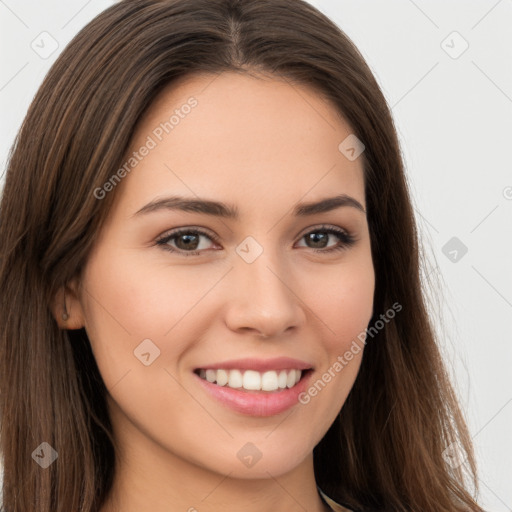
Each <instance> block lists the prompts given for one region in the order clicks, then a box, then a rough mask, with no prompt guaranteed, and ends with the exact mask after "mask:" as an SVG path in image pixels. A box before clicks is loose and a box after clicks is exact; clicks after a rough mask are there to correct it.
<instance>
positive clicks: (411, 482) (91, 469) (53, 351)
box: [0, 0, 482, 512]
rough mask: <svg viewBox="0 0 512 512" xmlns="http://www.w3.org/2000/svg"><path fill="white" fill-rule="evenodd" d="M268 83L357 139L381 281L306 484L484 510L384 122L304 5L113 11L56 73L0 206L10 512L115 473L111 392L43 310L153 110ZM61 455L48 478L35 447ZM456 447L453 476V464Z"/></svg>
mask: <svg viewBox="0 0 512 512" xmlns="http://www.w3.org/2000/svg"><path fill="white" fill-rule="evenodd" d="M224 71H236V72H240V73H254V72H257V73H270V74H273V75H274V76H277V77H280V78H282V79H285V80H287V81H289V83H290V84H303V85H308V86H311V87H313V88H314V89H315V90H316V91H317V92H318V94H320V95H322V96H323V97H324V98H327V99H328V100H330V101H331V102H332V104H333V105H334V106H336V107H337V109H338V110H339V113H340V115H342V116H343V118H344V119H345V120H346V121H347V122H348V123H349V125H350V126H351V128H352V130H353V132H354V133H355V134H356V135H357V137H358V138H359V139H360V140H361V141H363V143H364V144H365V146H366V149H365V151H364V153H363V156H362V158H363V162H364V178H365V191H366V204H367V211H368V222H369V229H370V237H371V248H372V257H373V262H374V267H375V273H376V285H375V295H374V318H373V319H372V322H371V324H372V325H373V324H374V323H375V322H376V321H377V320H378V319H379V315H380V314H382V313H383V312H385V311H387V310H388V309H390V308H391V307H392V304H394V303H395V302H398V303H399V304H400V305H402V307H403V310H402V311H401V312H400V314H397V315H396V317H395V318H394V320H393V321H392V322H389V323H387V325H386V327H385V328H384V329H382V330H380V331H379V332H378V333H377V334H376V335H375V336H374V337H373V338H372V339H370V340H369V342H368V344H367V346H366V349H365V353H364V357H363V360H362V364H361V368H360V372H359V374H358V377H357V379H356V382H355V384H354V386H353V388H352V390H351V392H350V394H349V396H348V398H347V400H346V403H345V404H344V406H343V408H342V410H341V413H340V414H339V415H338V417H337V418H336V420H335V421H334V423H333V424H332V426H331V427H330V429H329V431H328V432H327V433H326V435H325V437H324V438H323V439H322V440H321V442H320V443H319V444H318V445H317V446H316V448H315V450H314V465H315V474H316V479H317V484H318V485H319V487H320V488H321V489H322V490H323V491H324V492H325V493H326V494H327V495H328V496H330V497H332V498H333V499H334V500H337V501H341V502H344V503H346V504H347V505H348V506H350V507H352V508H354V509H361V510H363V509H364V510H393V511H411V510H414V511H435V512H440V511H446V512H452V511H462V510H471V511H481V510H482V509H481V508H480V507H479V506H478V505H477V504H476V501H475V500H474V498H473V497H472V491H470V490H469V486H471V487H473V488H474V489H475V490H477V489H478V483H477V478H476V468H475V460H474V456H473V451H472V446H471V438H470V436H469V434H468V430H467V427H466V424H465V421H464V418H463V415H462V413H461V410H460V409H459V406H458V403H457V397H456V395H455V393H454V391H453V389H452V387H451V385H450V382H449V379H448V376H447V372H446V370H445V367H444V363H443V360H442V359H441V357H440V352H439V350H438V347H437V345H436V335H435V333H434V330H433V328H432V325H431V321H430V319H429V316H428V312H427V308H426V305H425V297H424V293H423V292H424V290H422V287H421V283H420V277H419V270H420V256H421V253H420V247H421V246H420V244H419V241H418V233H417V227H416V223H415V219H414V216H413V209H412V206H411V200H410V196H409V192H408V188H407V182H406V177H405V175H404V168H403V162H402V159H401V154H400V149H399V144H398V140H397V135H396V131H395V127H394V124H393V120H392V117H391V114H390V110H389V107H388V105H387V103H386V100H385V98H384V97H383V94H382V92H381V90H380V89H379V86H378V84H377V82H376V80H375V78H374V77H373V75H372V73H371V71H370V69H369V68H368V66H367V64H366V63H365V61H364V59H363V57H362V56H361V54H360V53H359V52H358V50H357V49H356V47H355V46H354V45H353V43H352V42H351V41H350V40H349V39H348V38H347V36H346V35H345V34H344V33H343V32H342V31H341V30H340V29H339V28H338V27H337V26H336V25H335V24H334V23H333V22H332V21H330V20H329V19H328V18H326V17H325V16H324V15H323V14H321V13H320V12H319V11H317V10H316V9H315V8H313V7H312V6H310V5H309V4H307V3H306V2H304V1H302V0H160V1H157V0H124V1H121V2H120V3H119V4H117V5H114V6H112V7H110V8H109V9H107V10H106V11H105V12H103V13H102V14H100V15H99V16H97V17H96V18H95V19H94V20H93V21H92V22H90V23H89V24H88V25H87V26H86V27H85V28H84V29H83V30H82V31H81V32H80V33H79V34H78V35H77V36H76V37H75V38H74V39H73V41H72V42H71V43H70V44H69V45H68V47H67V48H66V49H65V50H64V51H63V52H62V54H61V55H60V57H59V58H58V59H57V61H56V62H55V64H54V65H53V67H52V68H51V70H50V72H49V73H48V75H47V77H46V78H45V80H44V83H43V84H42V86H41V88H40V89H39V91H38V93H37V95H36V97H35V98H34V100H33V102H32V104H31V106H30V109H29V111H28V113H27V116H26V118H25V120H24V122H23V125H22V127H21V130H20V132H19V134H18V136H17V138H16V140H15V143H14V145H13V148H12V150H11V154H10V158H9V163H8V168H7V175H6V182H5V187H4V191H3V197H2V200H1V204H0V254H1V262H0V289H1V291H2V296H1V307H0V325H1V345H0V346H1V349H0V350H1V352H0V393H1V394H0V404H1V405H0V407H1V409H0V414H1V451H2V455H3V461H4V481H3V509H4V510H5V511H6V512H29V511H37V512H70V511H73V512H75V511H76V512H92V511H97V510H98V509H99V508H100V507H101V506H102V504H103V503H104V501H105V498H106V496H107V494H108V492H109V490H110V488H111V485H112V482H113V478H114V472H115V453H116V451H115V450H116V448H115V439H114V438H113V435H112V430H111V424H110V421H109V415H108V409H107V405H106V400H105V396H106V394H107V390H106V388H105V386H104V384H103V381H102V379H101V376H100V373H99V371H98V368H97V366H96V363H95V360H94V357H93V355H92V353H91V350H90V346H89V342H88V339H87V335H86V333H85V330H84V329H78V330H61V329H60V328H59V327H58V325H57V323H56V321H55V318H54V317H53V315H52V311H51V307H50V305H51V303H52V300H53V298H54V297H55V294H56V293H57V291H58V290H59V289H61V288H62V287H63V286H64V285H65V284H66V283H68V282H69V281H70V280H71V279H72V278H74V277H76V276H80V273H81V271H82V269H83V268H84V265H85V263H86V262H87V258H88V254H89V251H90V249H91V247H92V245H93V244H94V241H95V239H96V237H97V235H98V232H99V230H100V229H101V227H102V225H103V222H104V221H105V219H106V217H107V215H108V213H109V209H110V207H111V205H112V201H113V199H114V197H115V194H116V192H115V191H113V192H112V193H110V194H107V195H106V197H105V198H104V199H102V200H98V199H97V198H96V197H95V195H94V194H93V191H94V190H96V189H97V188H98V187H102V186H103V184H104V183H105V182H106V181H107V180H109V178H110V177H111V176H112V175H113V173H114V172H115V171H116V170H117V169H119V166H121V165H122V162H123V157H124V155H125V152H126V150H127V148H128V145H129V143H130V141H131V138H132V136H133V134H134V131H135V129H136V127H137V123H138V121H139V120H140V119H141V116H142V115H143V114H144V112H145V111H146V109H147V108H148V106H149V105H150V104H151V103H152V101H153V100H154V98H155V97H156V96H157V95H158V93H159V92H160V91H162V89H163V88H164V87H167V86H169V85H171V84H172V83H173V82H174V81H175V80H177V79H179V78H180V77H184V76H186V75H189V74H191V73H211V74H212V76H213V74H217V73H221V72H224ZM42 442H47V443H48V444H49V445H51V446H52V447H53V448H54V449H55V450H56V452H57V453H58V457H57V459H56V460H55V462H54V463H53V464H51V465H50V466H49V467H48V468H46V469H44V470H42V469H41V468H40V467H39V466H38V465H37V464H35V463H34V460H33V457H32V453H33V451H34V450H35V449H36V448H37V447H38V446H39V445H40V444H41V443H42ZM452 443H454V445H456V446H457V447H458V449H459V450H460V452H461V454H462V455H461V456H462V459H465V463H464V464H462V465H456V464H450V460H449V459H448V458H447V457H445V456H444V453H443V452H444V450H445V449H446V448H447V447H449V446H450V445H452Z"/></svg>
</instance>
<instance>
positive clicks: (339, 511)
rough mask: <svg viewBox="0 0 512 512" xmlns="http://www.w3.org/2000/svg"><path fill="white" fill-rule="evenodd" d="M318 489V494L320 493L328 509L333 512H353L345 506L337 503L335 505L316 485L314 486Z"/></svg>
mask: <svg viewBox="0 0 512 512" xmlns="http://www.w3.org/2000/svg"><path fill="white" fill-rule="evenodd" d="M316 488H317V489H318V492H319V493H320V496H321V498H322V500H323V501H324V502H325V503H326V504H327V506H328V507H330V508H331V509H332V510H334V512H353V511H352V510H351V509H349V508H347V507H346V506H343V505H340V504H339V503H336V502H335V501H334V500H333V499H331V498H329V496H327V494H325V493H324V492H323V491H322V489H320V487H318V485H317V486H316Z"/></svg>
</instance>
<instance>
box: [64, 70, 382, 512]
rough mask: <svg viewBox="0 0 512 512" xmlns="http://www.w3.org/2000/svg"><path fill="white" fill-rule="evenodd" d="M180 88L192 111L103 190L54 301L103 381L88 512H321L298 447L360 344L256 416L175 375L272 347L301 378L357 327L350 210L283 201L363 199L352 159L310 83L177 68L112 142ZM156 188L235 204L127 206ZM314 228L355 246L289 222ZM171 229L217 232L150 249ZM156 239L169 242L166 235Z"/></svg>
mask: <svg viewBox="0 0 512 512" xmlns="http://www.w3.org/2000/svg"><path fill="white" fill-rule="evenodd" d="M191 96H194V97H195V98H196V99H197V101H198V104H197V106H196V107H195V108H194V109H192V110H191V112H190V114H188V115H187V116H185V117H184V118H183V119H180V122H179V124H178V125H177V126H175V127H174V129H173V130H172V132H170V133H169V134H166V135H165V136H164V137H163V138H162V141H159V142H158V144H157V146H156V147H155V148H154V149H152V150H151V151H150V152H149V154H148V155H147V156H145V157H144V158H143V159H142V161H140V162H139V163H138V164H137V166H136V167H135V168H134V169H133V170H132V171H131V172H130V173H129V174H128V175H127V176H126V177H125V178H124V179H123V180H122V182H121V183H120V184H119V185H117V188H116V190H115V194H116V200H115V202H114V207H113V209H112V211H111V213H110V216H109V218H108V222H107V223H106V225H105V226H104V228H103V229H102V231H101V233H100V236H99V239H98V240H97V242H96V244H95V246H94V248H93V251H92V253H91V255H90V258H89V260H88V262H87V265H86V267H85V269H84V272H83V273H82V275H81V277H80V279H78V278H77V279H75V280H73V281H72V282H71V283H70V284H69V286H68V287H67V289H66V291H65V292H66V295H65V299H64V295H63V294H61V295H59V297H57V300H56V305H55V315H56V318H57V319H58V321H59V323H60V325H61V326H62V328H67V329H76V328H79V327H82V326H85V328H86V331H87V334H88V336H89V339H90V342H91V346H92V349H93V352H94V356H95V358H96V360H97V363H98V367H99V369H100V372H101V375H102V377H103V379H104V381H105V384H106V387H107V389H108V390H109V396H108V405H109V409H110V413H111V417H112V423H113V428H114V434H115V437H116V439H117V441H118V443H119V453H118V457H119V464H118V470H117V472H116V478H115V482H114V488H113V492H112V493H111V495H110V499H109V500H108V503H106V505H105V506H104V507H103V508H102V512H114V511H121V510H122V511H123V512H132V511H133V512H135V511H136V512H145V511H147V512H150V511H151V512H163V511H165V512H169V510H173V511H174V510H176V511H189V512H193V511H194V510H197V511H198V512H217V511H221V510H222V511H223V512H231V511H233V512H234V511H239V510H244V511H246V512H262V511H269V512H270V511H275V510H279V511H281V512H287V511H298V510H301V511H304V510H307V511H308V512H319V511H325V510H329V509H328V508H327V507H326V506H325V504H324V503H323V502H322V501H321V499H320V497H319V494H318V492H317V490H316V482H315V476H314V471H313V454H312V453H313V448H314V447H315V445H316V444H317V443H318V442H319V441H320V440H321V438H322V437H323V436H324V434H325V433H326V431H327V430H328V428H329V426H330V425H331V424H332V422H333V421H334V419H335V417H336V416H337V414H338V413H339V411H340V409H341V408H342V405H343V403H344V402H345V399H346V397H347V395H348V393H349V391H350V389H351V387H352V385H353V383H354V381H355V378H356V376H357V373H358V371H359V367H360V362H361V357H362V354H363V351H362V350H361V351H360V352H359V353H358V354H356V355H354V357H353V359H352V360H351V361H350V362H349V363H348V364H347V365H346V366H344V368H343V369H342V370H341V371H340V372H338V373H337V374H336V377H335V378H333V379H332V380H331V381H330V382H329V383H328V384H327V385H326V386H325V387H324V388H323V389H322V390H321V391H320V392H319V393H318V394H317V395H316V396H315V397H312V398H311V400H310V401H309V403H307V404H306V405H303V404H300V403H298V404H296V405H294V406H293V408H292V409H289V410H287V411H285V412H283V413H280V414H278V415H274V416H269V417H252V416H248V415H244V414H241V413H237V412H234V411H232V410H231V409H228V408H226V407H225V406H223V405H221V404H219V403H218V402H216V401H214V399H213V398H211V397H210V396H209V395H207V394H206V393H205V391H204V390H203V389H202V387H201V386H200V385H199V383H198V382H196V378H195V376H194V375H193V373H192V372H193V370H194V369H195V368H198V367H201V366H202V365H206V364H207V363H209V362H215V361H224V360H228V359H234V358H239V357H257V358H271V357H277V356H290V357H295V358H298V359H302V360H305V361H308V362H311V363H312V366H313V367H314V375H313V376H312V380H311V382H312V383H313V382H315V381H317V379H319V378H320V377H321V375H322V374H323V373H324V372H325V371H327V369H328V368H329V367H332V365H333V364H334V362H335V361H336V360H337V358H338V356H341V355H343V354H344V353H345V352H346V351H347V350H348V349H349V348H350V346H351V344H352V342H353V341H354V340H355V339H356V338H357V336H358V335H359V334H360V333H361V332H362V331H364V330H365V328H366V327H367V326H368V323H369V321H370V319H371V316H372V302H373V294H374V285H375V276H374V268H373V262H372V258H371V250H370V237H369V231H368V223H367V217H366V215H365V213H364V212H361V211H359V210H358V209H356V208H353V207H350V206H345V207H341V208H338V209H335V210H332V211H330V212H324V213H319V214H315V215H312V216H309V217H295V216H293V215H292V213H291V212H292V208H293V207H294V206H295V205H296V203H298V202H311V201H318V200H320V199H323V198H326V197H331V196H334V195H338V194H347V195H349V196H351V197H353V198H354V199H356V200H357V201H359V202H360V203H361V205H363V207H364V208H365V209H366V205H365V189H364V178H363V164H362V158H357V159H356V160H354V161H350V160H349V159H347V158H346V157H345V156H344V155H343V154H342V153H341V152H340V151H339V150H338V145H339V144H340V142H341V141H343V140H344V139H345V138H346V137H347V136H348V135H349V134H351V133H352V130H351V128H350V126H349V125H348V124H347V123H346V122H345V121H344V120H343V119H342V118H341V117H340V116H339V115H338V114H337V112H336V110H335V108H334V106H333V105H332V104H329V103H327V102H326V101H325V100H323V99H322V98H321V97H320V96H319V95H318V94H317V93H316V92H315V91H313V90H310V89H309V88H307V87H304V86H298V85H293V86H292V85H291V84H290V83H288V82H287V81H283V80H279V79H278V78H276V77H270V78H269V77H266V78H264V79H263V78H255V77H252V76H247V75H240V74H234V73H222V74H220V75H219V76H217V77H212V76H211V75H210V76H208V75H203V76H197V75H196V76H194V77H191V76H189V77H188V78H187V79H185V80H181V81H180V82H179V83H178V84H177V85H176V84H173V86H172V87H170V88H169V87H168V88H167V89H166V90H164V91H163V92H162V93H161V94H160V96H159V97H158V98H157V99H156V100H155V101H154V103H153V104H152V105H151V107H150V108H149V109H148V111H147V112H146V114H145V116H144V118H143V119H142V121H141V123H140V124H139V126H138V128H137V130H136V134H135V137H134V140H133V141H132V145H131V148H130V151H129V152H128V154H129V155H130V154H131V153H132V152H133V151H136V150H138V149H139V148H140V147H141V146H142V145H143V144H144V143H145V142H146V140H147V137H148V135H151V134H152V132H153V130H154V129H155V127H157V126H158V125H159V124H160V123H161V122H163V121H165V120H168V119H169V117H170V116H171V115H172V113H173V112H174V110H175V109H176V108H179V107H180V106H181V105H183V104H185V103H186V102H187V99H188V98H190V97H191ZM153 138H155V137H154V136H153ZM155 140H156V139H155ZM110 193H114V192H110ZM174 194H179V195H184V196H187V197H192V198H194V197H195V196H199V197H201V198H208V199H211V200H216V201H223V202H226V203H231V204H233V205H236V206H237V207H238V209H239V211H240V216H241V217H240V219H239V220H238V221H236V220H232V219H222V218H219V217H214V216H211V215H205V214H203V213H197V212H180V211H177V210H175V211H171V210H168V211H165V210H161V211H157V212H153V213H149V214H146V215H138V216H134V214H135V212H137V211H138V210H139V209H140V208H142V207H143V206H144V205H146V204H147V203H149V202H150V201H152V200H154V199H155V198H162V197H164V196H170V195H174ZM322 224H327V225H328V226H333V227H339V228H341V229H343V230H346V231H348V232H349V233H351V234H352V235H353V236H354V237H355V238H356V239H357V241H356V242H355V244H354V245H353V246H351V247H348V248H345V249H342V250H340V251H333V252H331V253H325V252H324V253H322V252H315V248H320V250H324V251H325V248H324V249H322V247H326V248H330V247H334V246H336V245H339V244H340V239H339V238H338V237H337V236H336V235H332V234H331V235H329V237H328V240H327V241H326V242H325V243H324V245H323V246H322V245H318V244H317V245H314V244H312V243H311V241H309V243H308V239H307V238H305V235H306V234H308V233H311V232H313V233H319V232H320V233H323V232H322V230H321V229H319V228H320V227H321V225H322ZM181 227H186V228H188V227H198V228H202V229H203V230H205V231H208V232H211V233H213V234H216V235H217V236H218V237H219V241H218V242H216V241H214V240H213V239H211V238H208V237H204V236H201V238H200V240H201V241H200V247H199V249H198V250H199V251H201V254H200V255H199V256H185V255H183V254H180V253H179V252H175V253H172V252H168V251H166V250H165V249H164V248H163V247H162V246H158V245H156V240H157V239H158V238H159V237H160V236H162V235H165V234H167V233H169V232H170V231H171V230H172V229H175V228H181ZM248 236H251V237H253V238H254V239H255V240H256V241H257V243H258V244H259V245H260V246H261V248H262V249H263V253H262V254H261V255H260V256H259V257H258V258H257V259H256V260H255V261H254V262H252V263H250V264H248V263H247V262H246V261H245V260H244V259H243V258H242V257H240V256H239V254H238V253H237V252H236V248H237V247H238V246H239V245H240V244H241V242H242V241H244V239H245V238H246V237H248ZM178 244H179V245H178ZM168 245H171V247H173V248H174V249H175V250H176V251H180V249H181V252H182V253H184V252H185V251H186V250H187V248H186V246H185V244H183V236H182V237H181V238H180V237H178V238H174V239H173V240H172V241H169V242H168ZM188 250H189V251H190V249H188ZM64 300H66V305H67V310H68V313H69V319H68V321H67V322H63V321H62V320H61V319H60V315H61V314H62V304H63V301H64ZM262 335H266V336H267V337H263V336H262ZM147 338H149V339H151V340H152V342H153V343H154V344H155V345H156V346H157V347H158V348H159V350H160V356H159V357H158V358H156V359H155V360H154V362H152V364H150V365H149V366H145V365H144V364H142V363H141V362H140V361H139V359H137V357H134V350H135V349H136V348H137V346H138V345H139V344H140V343H141V341H142V340H144V339H147ZM248 442H250V443H253V444H254V445H255V446H256V447H257V449H258V450H259V451H260V452H261V454H262V457H261V459H260V460H259V461H258V462H257V463H256V464H254V465H253V466H252V467H246V466H245V465H244V464H242V463H241V461H240V460H239V458H238V457H237V452H238V450H240V449H241V447H242V446H244V445H245V444H246V443H248Z"/></svg>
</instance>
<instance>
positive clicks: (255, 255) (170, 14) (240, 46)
mask: <svg viewBox="0 0 512 512" xmlns="http://www.w3.org/2000/svg"><path fill="white" fill-rule="evenodd" d="M0 237H1V242H2V243H1V247H2V258H1V268H0V277H1V281H0V283H1V286H2V290H3V295H2V297H3V300H2V308H1V316H0V324H1V325H2V338H1V340H2V341H1V347H2V348H1V350H2V352H1V358H0V360H1V377H0V379H1V380H0V389H1V390H2V394H1V418H2V422H1V429H2V430H1V443H2V444H1V447H2V454H3V457H4V468H5V469H4V483H3V509H4V510H5V511H6V512H21V511H23V512H27V511H31V510H34V511H35V510H37V511H38V512H40V511H41V512H50V511H52V512H54V511H58V512H60V511H66V512H67V511H70V510H76V511H81V512H82V511H83V512H85V511H87V512H89V511H100V512H113V511H120V510H123V511H124V512H131V511H135V510H137V511H144V510H148V511H149V510H151V511H152V512H160V511H163V510H166V511H168V510H188V511H194V510H197V511H211V512H215V511H217V510H224V511H226V510H227V511H230V510H244V511H266V510H280V511H288V510H289V511H292V510H299V509H300V510H308V511H315V512H317V511H326V510H331V509H332V510H353V511H356V510H358V511H363V510H365V511H367V510H393V511H411V510H414V511H436V512H437V511H462V510H472V511H480V510H481V508H480V507H479V506H478V505H477V503H476V501H475V500H474V498H473V497H472V495H471V492H470V490H469V483H468V477H469V481H470V482H471V483H472V485H474V486H475V487H476V483H477V480H476V468H475V461H474V456H473V451H472V446H471V442H470V436H469V434H468V431H467V427H466V425H465V422H464V419H463V416H462V414H461V411H460V409H459V406H458V404H457V399H456V396H455V394H454V392H453V390H452V387H451V386H450V383H449V380H448V378H447V373H446V371H445V367H444V363H443V361H442V360H441V358H440V355H439V351H438V348H437V345H436V340H435V337H434V332H433V329H432V327H431V321H430V319H429V317H428V315H427V311H426V308H425V304H424V299H423V295H422V289H421V286H420V280H419V248H418V240H417V232H416V226H415V221H414V217H413V211H412V207H411V203H410V198H409V193H408V189H407V186H406V178H405V176H404V170H403V163H402V160H401V156H400V151H399V146H398V142H397V136H396V133H395V129H394V125H393V121H392V118H391V116H390V112H389V109H388V107H387V104H386V102H385V99H384V97H383V95H382V93H381V91H380V89H379V87H378V85H377V83H376V81H375V79H374V77H373V76H372V74H371V72H370V70H369V68H368V67H367V65H366V63H365V62H364V60H363V58H362V57H361V55H360V54H359V52H358V51H357V49H356V48H355V47H354V46H353V44H352V43H351V42H350V41H349V40H348V38H347V37H346V36H345V35H344V34H343V33H342V32H341V31H340V30H339V28H337V27H336V26H335V25H334V24H333V23H332V22H331V21H329V20H328V19H327V18H326V17H325V16H323V15H322V14H321V13H319V12H318V11H317V10H315V9H314V8H313V7H311V6H310V5H308V4H307V3H305V2H302V1H300V0H299V1H298V0H293V1H292V0H273V1H271V2H267V1H254V0H238V1H237V0H162V1H155V0H135V1H133V0H131V1H128V0H125V1H122V2H120V3H119V4H118V5H115V6H113V7H111V8H110V9H108V10H107V11H105V12H104V13H102V14H101V15H100V16H98V17H97V18H96V19H94V20H93V21H92V22H91V23H89V24H88V25H87V26H86V27H85V28H84V29H83V30H82V31H81V32H80V33H79V34H78V35H77V36H76V37H75V39H74V40H73V41H72V42H71V43H70V45H69V46H68V47H67V48H66V49H65V50H64V52H63V53H62V55H61V56H60V57H59V59H58V60H57V62H56V63H55V65H54V66H53V68H52V69H51V71H50V73H49V74H48V76H47V78H46V79H45V81H44V83H43V85H42V87H41V88H40V90H39V92H38V94H37V95H36V97H35V99H34V101H33V104H32V105H31V107H30V110H29V112H28V114H27V117H26V119H25V121H24V123H23V126H22V128H21V131H20V134H19V136H18V138H17V140H16V143H15V146H14V148H13V152H12V154H11V158H10V162H9V166H8V170H7V175H6V183H5V188H4V191H3V197H2V202H1V217H0ZM315 285H316V286H315Z"/></svg>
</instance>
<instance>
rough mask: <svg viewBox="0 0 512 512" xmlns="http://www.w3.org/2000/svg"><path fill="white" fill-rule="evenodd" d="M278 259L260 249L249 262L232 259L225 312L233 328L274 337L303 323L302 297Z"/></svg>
mask: <svg viewBox="0 0 512 512" xmlns="http://www.w3.org/2000/svg"><path fill="white" fill-rule="evenodd" d="M281 262H282V263H281V264H279V263H276V259H272V260H271V259H270V258H268V257H266V255H265V253H263V254H262V255H261V256H260V257H259V258H258V259H256V261H254V262H252V263H246V262H245V261H243V260H240V261H237V262H236V263H235V268H234V269H233V271H232V272H231V273H230V284H229V286H230V289H229V292H228V293H229V301H228V304H229V306H228V310H227V313H226V324H227V326H228V327H229V328H230V329H231V330H232V331H234V332H237V333H250V334H254V335H258V336H262V337H264V338H271V337H272V338H274V337H279V336H282V335H283V334H285V333H287V332H288V331H289V333H291V332H292V331H293V330H294V328H295V329H298V328H299V327H300V326H301V325H303V323H304V322H305V319H306V315H305V312H304V309H303V304H304V302H303V299H301V298H300V297H299V296H298V295H297V293H296V292H295V291H294V286H293V284H294V278H293V276H292V273H291V272H290V270H287V269H286V267H285V265H283V260H282V258H281Z"/></svg>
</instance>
